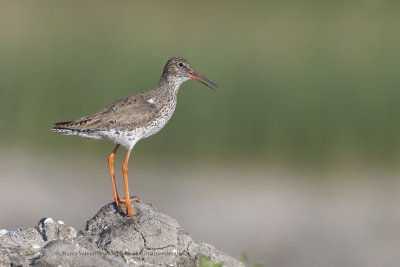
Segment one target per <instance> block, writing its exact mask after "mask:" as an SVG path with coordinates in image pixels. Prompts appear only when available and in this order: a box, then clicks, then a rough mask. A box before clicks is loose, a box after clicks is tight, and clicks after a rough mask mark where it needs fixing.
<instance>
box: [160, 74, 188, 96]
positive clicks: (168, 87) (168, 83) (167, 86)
mask: <svg viewBox="0 0 400 267" xmlns="http://www.w3.org/2000/svg"><path fill="white" fill-rule="evenodd" d="M182 83H183V81H182V80H180V79H173V78H169V77H165V76H162V77H161V79H160V82H159V83H158V86H157V87H158V88H159V89H160V90H162V91H168V92H169V93H174V94H177V93H178V90H179V87H180V86H181V84H182Z"/></svg>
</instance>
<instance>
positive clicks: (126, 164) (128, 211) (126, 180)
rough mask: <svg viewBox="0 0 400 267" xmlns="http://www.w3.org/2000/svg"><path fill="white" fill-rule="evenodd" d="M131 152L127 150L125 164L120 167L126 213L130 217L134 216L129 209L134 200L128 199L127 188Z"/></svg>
mask: <svg viewBox="0 0 400 267" xmlns="http://www.w3.org/2000/svg"><path fill="white" fill-rule="evenodd" d="M131 151H132V150H128V152H127V153H126V158H125V163H124V165H123V166H122V173H123V174H124V183H125V205H126V213H127V214H128V215H130V216H134V215H135V213H134V212H133V210H132V208H131V201H134V200H135V199H131V198H130V197H129V186H128V161H129V155H130V154H131Z"/></svg>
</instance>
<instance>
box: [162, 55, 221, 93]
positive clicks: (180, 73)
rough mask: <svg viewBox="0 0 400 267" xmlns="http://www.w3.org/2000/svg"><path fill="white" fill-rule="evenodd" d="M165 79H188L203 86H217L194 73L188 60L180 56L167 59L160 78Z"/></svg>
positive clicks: (213, 88)
mask: <svg viewBox="0 0 400 267" xmlns="http://www.w3.org/2000/svg"><path fill="white" fill-rule="evenodd" d="M163 78H164V79H167V80H170V81H173V82H175V83H179V84H180V83H183V82H185V81H188V80H191V79H193V80H196V81H199V82H201V83H202V84H204V85H205V86H207V87H209V88H211V89H212V90H214V91H215V90H216V88H217V87H218V86H217V85H216V84H215V83H213V82H212V81H210V80H209V79H207V78H206V77H204V76H202V75H200V74H198V73H196V72H195V71H194V70H193V69H192V66H190V63H189V61H187V60H186V59H184V58H182V57H173V58H171V59H170V60H168V62H167V64H166V65H165V67H164V72H163V76H162V79H163Z"/></svg>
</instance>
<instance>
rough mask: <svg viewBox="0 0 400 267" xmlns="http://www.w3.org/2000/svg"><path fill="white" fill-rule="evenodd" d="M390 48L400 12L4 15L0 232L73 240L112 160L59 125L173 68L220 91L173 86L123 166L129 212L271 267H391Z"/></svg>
mask: <svg viewBox="0 0 400 267" xmlns="http://www.w3.org/2000/svg"><path fill="white" fill-rule="evenodd" d="M399 47H400V2H399V1H389V0H387V1H385V0H359V1H311V0H310V1H306V0H304V1H295V0H292V1H290V0H288V1H251V2H244V1H209V2H208V1H200V2H199V1H197V2H189V1H158V2H156V1H151V2H149V1H141V2H139V1H113V2H111V1H109V2H106V1H2V2H1V3H0V122H1V125H2V126H1V131H0V179H1V186H0V203H1V204H0V228H6V229H10V228H13V227H18V226H22V227H28V226H33V225H35V223H36V222H37V221H38V220H39V219H40V218H41V217H44V216H52V217H54V218H56V219H62V220H64V221H65V222H66V224H68V225H73V226H75V227H77V228H80V229H81V228H83V227H84V223H85V221H86V220H87V219H89V218H90V217H91V216H93V215H94V214H95V212H96V211H97V210H98V209H99V208H100V207H101V206H102V205H104V204H105V203H107V201H108V200H109V197H111V192H112V191H111V186H110V181H109V174H108V169H107V168H108V167H107V163H106V159H107V157H108V155H109V154H110V153H111V151H112V149H113V147H114V145H113V144H112V143H110V142H106V141H92V140H88V139H84V138H77V137H66V136H61V135H59V134H55V133H52V132H51V131H50V129H51V127H52V125H53V123H55V122H59V121H67V120H73V119H77V118H80V117H82V116H86V115H90V114H92V113H94V112H95V111H97V110H99V109H101V108H103V107H104V106H106V105H108V104H110V103H111V102H113V101H115V100H118V99H120V98H122V97H125V96H128V95H132V94H136V93H139V92H141V91H143V90H146V89H151V88H153V87H155V86H156V84H157V82H158V80H159V78H160V75H161V72H162V69H163V67H164V64H165V63H166V61H167V60H168V59H169V58H170V57H173V56H183V57H186V58H187V59H188V60H189V61H190V62H191V64H192V66H193V68H194V69H195V70H196V71H197V72H199V73H200V74H202V75H204V76H206V77H207V78H209V79H210V80H211V81H213V82H215V83H217V84H218V85H219V90H218V91H217V92H216V93H214V92H212V91H211V90H210V89H208V88H207V87H205V86H203V85H201V84H200V83H197V82H195V81H190V82H187V83H185V84H183V85H182V87H181V89H180V92H179V96H178V106H177V109H176V111H175V114H174V116H173V117H172V119H171V120H170V122H169V123H168V124H167V125H166V126H165V128H164V129H163V130H162V131H161V132H159V133H158V134H157V135H154V136H152V137H150V138H148V139H146V140H143V141H141V142H139V143H138V144H137V145H136V146H135V148H134V151H133V154H132V155H133V157H132V159H131V161H130V163H129V164H130V165H129V167H130V171H129V181H130V185H131V191H132V192H133V194H137V195H139V196H140V197H142V199H143V200H144V201H147V202H152V203H153V204H154V205H155V206H156V207H158V208H159V209H160V210H161V211H163V212H165V213H167V214H169V215H171V216H173V217H174V218H176V219H177V220H178V221H179V222H180V223H181V225H182V227H183V228H184V229H185V230H187V231H188V232H189V233H190V234H191V235H192V236H193V237H194V239H197V240H204V241H206V242H209V243H212V244H214V245H215V246H216V247H218V248H219V249H221V250H223V251H226V252H228V253H230V254H232V255H234V256H237V257H238V256H239V255H240V253H241V252H243V251H245V252H247V254H248V255H249V257H250V261H253V260H255V261H257V260H259V261H264V263H266V264H269V265H267V266H275V267H278V266H279V267H286V266H296V267H302V266H304V267H312V266H318V267H320V266H324V267H329V266H349V267H357V266H362V267H364V266H370V265H371V264H372V265H374V266H399V265H400V258H399V255H398V247H399V244H400V232H399V231H400V230H399V229H400V227H399V225H400V209H399V208H398V207H399V205H400V197H399V196H400V180H399V179H398V177H399V173H400V168H399V163H400V123H399V114H400V105H399V99H400V90H399V88H400V75H399V70H400V53H399ZM124 153H125V152H124V151H123V149H121V150H120V151H118V154H117V158H116V160H115V164H116V170H117V183H118V186H119V188H120V192H122V191H121V189H122V177H121V171H120V167H121V165H122V161H123V158H124ZM374 263H376V264H374Z"/></svg>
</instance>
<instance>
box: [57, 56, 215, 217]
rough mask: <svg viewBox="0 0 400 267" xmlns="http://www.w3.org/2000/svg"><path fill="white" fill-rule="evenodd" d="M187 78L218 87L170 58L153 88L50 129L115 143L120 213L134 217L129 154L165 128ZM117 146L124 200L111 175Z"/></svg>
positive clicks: (110, 163) (181, 60)
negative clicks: (121, 153) (120, 153)
mask: <svg viewBox="0 0 400 267" xmlns="http://www.w3.org/2000/svg"><path fill="white" fill-rule="evenodd" d="M190 79H194V80H197V81H199V82H201V83H202V84H204V85H206V86H208V87H210V88H211V89H213V90H215V89H216V88H217V85H216V84H215V83H213V82H211V81H210V80H208V79H207V78H205V77H203V76H201V75H200V74H198V73H196V72H194V71H193V69H192V67H191V66H190V63H189V62H188V61H187V60H186V59H184V58H182V57H173V58H171V59H170V60H168V62H167V64H166V65H165V67H164V71H163V74H162V76H161V79H160V82H159V83H158V85H157V87H156V88H154V89H150V90H147V91H144V92H142V93H140V94H137V95H132V96H128V97H125V98H122V99H120V100H118V101H115V102H114V103H112V104H110V105H108V106H106V107H105V108H103V109H102V110H100V111H98V112H96V113H94V114H93V115H91V116H87V117H83V118H80V119H77V120H74V121H67V122H59V123H56V124H55V125H54V127H53V129H52V131H53V132H57V133H61V134H64V135H76V136H81V137H86V138H91V139H97V140H100V139H106V140H111V141H113V142H114V143H115V144H116V146H115V148H114V150H113V152H112V153H111V155H110V156H109V158H108V166H109V169H110V175H111V183H112V187H113V198H112V199H113V200H114V201H115V203H116V205H117V207H118V209H120V210H121V211H122V209H123V208H124V207H126V213H127V214H128V215H131V216H133V215H135V213H134V212H133V210H132V208H131V202H132V201H136V200H137V198H130V196H129V186H128V161H129V156H130V154H131V151H132V149H133V147H134V146H135V144H136V143H137V142H138V141H139V140H141V139H143V138H146V137H149V136H151V135H153V134H155V133H157V132H158V131H160V130H161V128H163V127H164V125H165V124H166V123H167V122H168V120H169V119H170V118H171V116H172V114H173V113H174V110H175V107H176V101H177V93H178V89H179V87H180V85H181V84H182V83H183V82H185V81H188V80H190ZM120 145H122V146H124V147H126V149H127V150H128V152H127V153H126V157H125V162H124V165H123V167H122V173H123V176H124V184H125V199H124V198H120V197H119V195H118V192H117V186H116V183H115V175H114V156H115V153H116V152H117V150H118V148H119V146H120ZM121 203H125V205H124V206H123V205H121Z"/></svg>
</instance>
